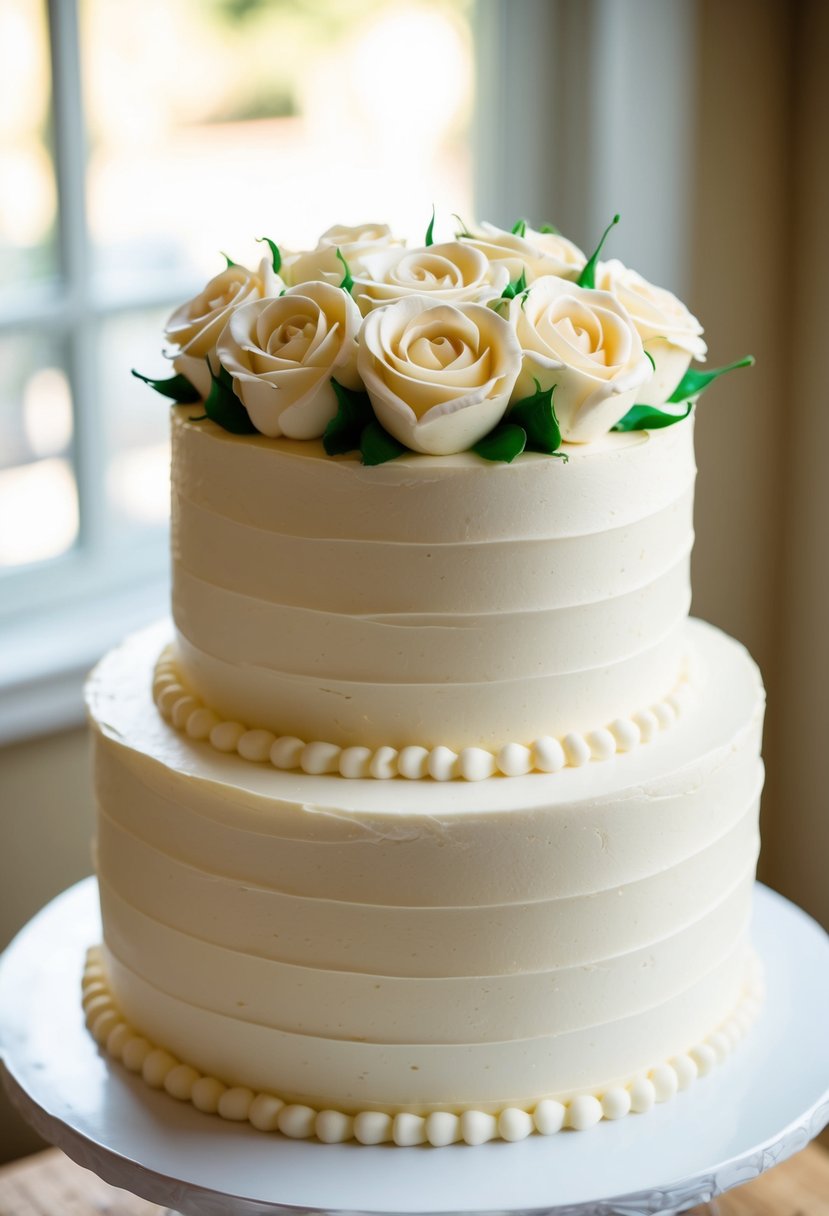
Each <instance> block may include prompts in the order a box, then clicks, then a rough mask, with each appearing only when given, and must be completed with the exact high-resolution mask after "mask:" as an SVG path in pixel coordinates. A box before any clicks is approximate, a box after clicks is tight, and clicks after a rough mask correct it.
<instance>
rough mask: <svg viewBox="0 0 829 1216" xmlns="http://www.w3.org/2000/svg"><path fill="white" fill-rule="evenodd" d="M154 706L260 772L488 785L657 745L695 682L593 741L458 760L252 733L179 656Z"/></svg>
mask: <svg viewBox="0 0 829 1216" xmlns="http://www.w3.org/2000/svg"><path fill="white" fill-rule="evenodd" d="M153 700H154V701H155V704H156V706H157V708H158V711H159V713H160V714H161V716H162V717H163V718H164V719H165V721H167V722H169V723H170V724H171V725H172V726H173V727H175V729H176V730H179V731H181V732H183V733H184V734H186V735H187V737H188V738H189V739H193V740H195V741H196V742H207V743H210V745H211V746H212V747H214V748H215V749H216V751H219V752H225V753H231V752H236V753H237V755H239V756H241V757H242V758H243V759H244V760H249V761H250V762H251V763H254V764H272V765H273V767H274V768H278V769H282V770H283V771H287V770H290V769H301V770H302V772H304V773H308V774H311V775H314V776H319V775H321V774H326V773H331V774H338V775H339V776H340V777H347V778H350V779H352V780H353V779H357V778H366V777H368V778H374V779H375V780H376V781H390V780H392V779H393V778H395V777H404V778H406V779H407V780H408V781H422V780H424V779H425V778H427V777H431V779H432V780H433V781H457V780H462V781H485V780H487V779H488V778H489V777H495V776H502V777H523V776H524V775H525V774H526V773H532V772H537V773H557V772H559V771H560V770H561V769H563V768H580V767H581V766H582V765H584V764H588V763H589V762H591V761H595V762H599V763H600V762H602V761H604V760H610V759H611V758H612V757H613V756H615V755H616V754H617V753H624V752H629V751H632V750H633V749H634V748H636V747H638V746H639V744H641V743H650V742H651V741H652V740H653V739H654V738H655V737H656V735H657V734H659V732H660V731H662V730H667V729H668V728H669V727H670V726H672V725H673V724H674V723H675V722H676V720H677V718H678V717H680V716H681V715H682V714H684V713H686V712H687V711H688V709H690V708H691V706H692V705H693V703H694V700H695V691H694V685H693V682H692V680H691V677H690V675H689V674H688V673H686V674H684V675H683V677H682V678H681V679H680V681H679V683H678V684H677V686H676V688H675V689H674V690H673V692H671V693H669V695H668V696H667V697H665V698H664V700H662V701H657V702H656V704H654V705H652V706H650V707H649V708H646V709H642V710H640V711H639V712H638V713H635V714H633V715H632V716H631V717H630V718H616V720H615V721H614V722H611V723H610V724H609V725H608V726H602V727H598V728H597V729H596V730H591V731H588V732H587V733H586V734H581V733H579V732H575V731H571V732H570V733H569V734H567V735H565V736H564V738H562V739H554V738H552V737H551V736H550V735H544V736H542V737H541V738H539V739H535V740H533V742H532V743H531V744H530V745H529V746H526V745H525V744H523V743H505V744H504V745H503V746H502V747H500V748H498V749H497V750H496V751H488V750H487V749H486V748H482V747H465V748H463V749H462V750H461V751H460V752H454V751H452V749H451V748H449V747H444V746H442V745H439V746H437V747H432V748H427V747H419V746H415V745H411V746H408V747H404V748H401V749H400V750H398V749H397V748H394V747H386V746H384V747H378V748H369V747H338V746H337V744H336V743H322V742H311V743H307V742H306V741H305V740H303V739H297V738H295V737H294V736H293V735H279V736H277V735H275V734H273V733H272V732H271V731H269V730H260V729H256V728H254V729H250V728H249V727H247V726H246V725H244V724H243V723H242V722H228V721H225V720H223V719H222V718H220V716H219V715H218V714H217V713H215V712H214V710H212V709H210V708H209V707H207V706H205V705H204V704H203V703H202V702H201V701H200V700H199V698H198V697H197V696H196V695H195V693H194V692H193V691H192V690H191V689H190V688H188V687H187V685H186V684H185V683H184V681H183V680H182V678H181V675H180V673H179V671H178V668H177V666H176V663H175V659H174V658H173V655H172V648H171V647H167V648H166V649H165V650H164V651H162V653H161V656H160V657H159V660H158V662H157V663H156V666H155V671H154V672H153Z"/></svg>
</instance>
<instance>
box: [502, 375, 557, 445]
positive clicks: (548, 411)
mask: <svg viewBox="0 0 829 1216" xmlns="http://www.w3.org/2000/svg"><path fill="white" fill-rule="evenodd" d="M555 389H556V386H555V385H552V387H551V388H548V389H542V388H541V385H540V384H539V383H538V381H537V380H536V381H535V392H534V393H533V395H532V396H531V397H524V398H523V400H521V401H516V403H515V405H514V406H513V407H512V409H511V410H510V412H509V414H508V415H507V418H508V420H509V421H510V422H514V423H516V424H517V425H518V426H520V427H522V428H523V429H524V430H525V431H526V434H527V447H528V448H529V449H530V451H532V452H546V453H547V454H548V455H552V454H553V452H555V451H556V450H557V449H558V448H560V447H561V428H560V427H559V425H558V418H557V417H556V411H555V406H554V405H553V393H554V392H555Z"/></svg>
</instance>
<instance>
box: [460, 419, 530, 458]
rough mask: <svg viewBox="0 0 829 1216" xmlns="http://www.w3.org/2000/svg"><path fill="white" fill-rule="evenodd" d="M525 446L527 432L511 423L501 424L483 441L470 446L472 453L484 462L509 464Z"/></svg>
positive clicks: (485, 436) (480, 440)
mask: <svg viewBox="0 0 829 1216" xmlns="http://www.w3.org/2000/svg"><path fill="white" fill-rule="evenodd" d="M526 446H527V432H526V431H525V430H524V428H523V427H522V426H516V425H515V423H513V422H501V423H499V424H498V426H496V427H495V428H494V430H491V431H490V432H489V434H488V435H484V437H483V439H479V440H478V442H477V443H476V444H474V445H473V446H472V449H471V450H472V451H473V452H477V454H478V455H479V456H483V458H484V460H503V461H505V462H506V463H507V464H510V463H511V462H512V461H513V460H515V457H516V456H520V455H521V453H522V452H523V451H524V448H525V447H526Z"/></svg>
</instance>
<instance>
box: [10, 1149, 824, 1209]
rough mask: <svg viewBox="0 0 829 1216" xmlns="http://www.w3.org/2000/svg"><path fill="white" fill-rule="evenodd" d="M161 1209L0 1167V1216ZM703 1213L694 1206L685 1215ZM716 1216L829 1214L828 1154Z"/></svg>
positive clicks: (58, 1176) (65, 1175)
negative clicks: (690, 1211) (692, 1209)
mask: <svg viewBox="0 0 829 1216" xmlns="http://www.w3.org/2000/svg"><path fill="white" fill-rule="evenodd" d="M162 1211H163V1209H162V1208H159V1207H156V1205H155V1204H154V1203H148V1202H147V1200H146V1199H137V1198H136V1197H135V1196H134V1195H130V1194H129V1193H128V1192H127V1191H119V1190H116V1189H115V1187H111V1186H108V1185H107V1183H106V1182H102V1181H101V1179H100V1178H98V1177H96V1176H95V1174H90V1173H89V1171H88V1170H84V1169H81V1167H80V1166H78V1165H75V1163H74V1162H73V1161H70V1160H69V1158H68V1157H65V1156H64V1155H63V1153H62V1152H60V1150H59V1149H56V1148H53V1149H48V1150H47V1151H46V1152H44V1153H36V1154H35V1155H34V1156H33V1157H25V1158H24V1159H23V1160H22V1161H16V1162H13V1163H12V1164H11V1165H6V1166H2V1167H0V1216H161V1213H162ZM707 1211H708V1209H706V1208H695V1209H694V1211H693V1212H692V1213H690V1216H703V1213H706V1212H707ZM716 1211H717V1213H718V1216H829V1152H827V1151H826V1150H825V1149H823V1148H821V1147H820V1146H819V1145H815V1144H813V1145H811V1146H810V1147H809V1148H807V1149H805V1150H804V1151H803V1152H802V1153H799V1154H798V1155H797V1156H796V1157H792V1158H791V1159H790V1160H789V1161H785V1162H784V1163H783V1164H782V1165H778V1166H777V1168H776V1169H773V1170H771V1171H770V1172H769V1173H768V1174H765V1175H764V1176H763V1177H762V1178H758V1179H756V1181H754V1182H749V1183H748V1184H747V1185H746V1186H741V1187H740V1188H739V1189H738V1190H736V1191H730V1192H729V1193H728V1194H727V1195H723V1197H722V1198H721V1199H719V1200H718V1201H717V1207H716Z"/></svg>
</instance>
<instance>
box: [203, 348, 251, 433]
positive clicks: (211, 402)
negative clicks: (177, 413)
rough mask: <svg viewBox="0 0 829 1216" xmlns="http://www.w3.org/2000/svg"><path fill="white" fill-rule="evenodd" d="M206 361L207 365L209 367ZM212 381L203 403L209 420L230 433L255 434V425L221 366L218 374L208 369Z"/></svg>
mask: <svg viewBox="0 0 829 1216" xmlns="http://www.w3.org/2000/svg"><path fill="white" fill-rule="evenodd" d="M209 366H210V365H209V363H208V367H209ZM210 379H211V381H212V383H211V386H210V392H209V393H208V394H207V400H206V401H205V403H204V412H205V413H206V414H207V416H208V418H209V419H210V421H211V422H215V423H216V425H217V426H220V427H221V428H222V430H225V431H230V433H231V434H232V435H255V434H256V433H257V432H256V427H255V426H254V425H253V423H252V422H251V420H250V417H249V415H248V412H247V410H246V409H245V407H244V406H243V405H242V402H241V401H240V400H239V398H238V397H237V396H236V394H235V393H234V391H233V388H232V387H231V385H232V378H231V376H230V375H229V373H228V372H227V370H226V369H225V368H224V367H223V368H221V369H220V371H219V375H218V376H217V375H215V374H214V372H213V369H212V368H211V370H210Z"/></svg>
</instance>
